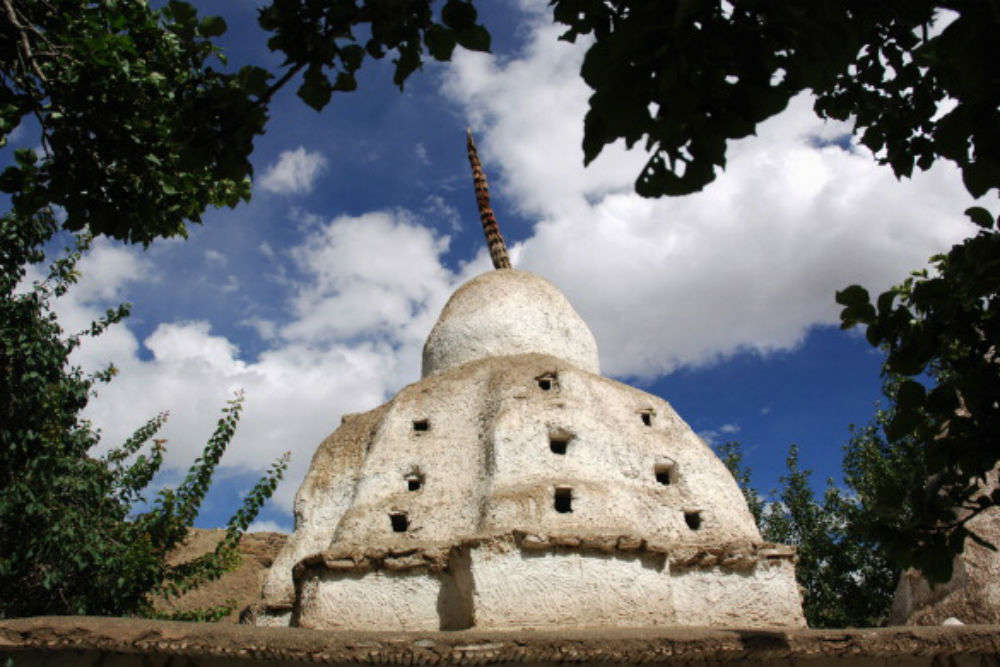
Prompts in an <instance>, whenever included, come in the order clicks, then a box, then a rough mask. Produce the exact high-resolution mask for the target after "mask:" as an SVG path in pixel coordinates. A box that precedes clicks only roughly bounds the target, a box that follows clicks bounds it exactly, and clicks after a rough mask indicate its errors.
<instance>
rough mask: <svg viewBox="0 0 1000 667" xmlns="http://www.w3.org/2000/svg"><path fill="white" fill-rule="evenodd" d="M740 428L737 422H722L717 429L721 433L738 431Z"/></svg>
mask: <svg viewBox="0 0 1000 667" xmlns="http://www.w3.org/2000/svg"><path fill="white" fill-rule="evenodd" d="M740 430H741V429H740V425H739V424H723V425H722V426H720V427H719V431H720V432H722V433H739V432H740Z"/></svg>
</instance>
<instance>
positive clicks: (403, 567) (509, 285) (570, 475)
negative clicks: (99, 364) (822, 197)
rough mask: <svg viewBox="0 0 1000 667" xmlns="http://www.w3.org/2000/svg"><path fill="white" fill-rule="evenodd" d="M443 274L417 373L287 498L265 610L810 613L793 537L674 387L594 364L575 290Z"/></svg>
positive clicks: (345, 621) (731, 623)
mask: <svg viewBox="0 0 1000 667" xmlns="http://www.w3.org/2000/svg"><path fill="white" fill-rule="evenodd" d="M468 149H469V159H470V161H471V163H472V167H473V175H474V182H475V187H476V198H477V202H478V205H479V211H480V216H481V218H482V223H483V228H484V231H485V233H486V238H487V241H488V244H489V249H490V255H491V257H492V259H493V264H494V267H495V269H496V270H494V271H491V272H489V273H485V274H483V275H480V276H478V277H477V278H474V279H473V280H471V281H469V282H468V283H466V284H465V285H463V286H461V287H460V288H459V289H458V290H457V291H456V292H455V293H454V295H452V297H451V299H450V300H449V301H448V303H447V305H446V306H445V307H444V310H443V311H442V313H441V316H440V318H439V319H438V321H437V323H436V324H435V326H434V328H433V330H432V331H431V333H430V336H429V337H428V339H427V342H426V345H425V346H424V352H423V372H422V379H421V380H420V381H419V382H416V383H414V384H411V385H409V386H407V387H405V388H404V389H402V390H401V391H400V392H399V393H398V394H397V395H396V396H395V397H394V398H392V400H390V401H389V402H388V403H386V404H384V405H382V406H379V407H377V408H375V409H374V410H371V411H370V412H365V413H361V414H350V415H345V416H344V417H343V419H342V422H341V425H340V427H339V428H338V429H337V430H336V431H334V432H333V434H332V435H330V436H329V437H328V438H327V439H326V440H324V441H323V442H322V443H321V444H320V445H319V448H318V449H317V451H316V454H315V456H314V457H313V460H312V464H311V467H310V469H309V472H308V474H307V476H306V478H305V481H304V482H303V484H302V486H301V488H300V489H299V492H298V495H297V496H296V500H295V508H294V511H295V531H294V534H293V535H292V536H291V537H290V538H289V540H288V542H287V544H286V545H285V547H284V548H283V550H282V551H281V553H280V554H279V555H278V556H277V558H276V559H275V561H274V564H273V565H272V567H271V569H270V571H269V573H268V575H267V578H266V581H265V585H264V588H263V594H262V598H263V599H262V600H261V602H260V603H259V604H258V605H255V606H254V607H253V608H251V609H250V610H249V611H248V613H247V614H246V615H245V620H246V621H247V622H250V623H254V624H257V625H292V626H299V627H307V628H315V629H330V630H335V629H343V630H421V631H427V630H439V629H440V630H448V629H463V628H477V629H485V630H492V629H520V628H547V627H548V628H556V627H558V628H566V627H570V626H604V627H609V626H611V627H645V626H664V625H667V626H671V625H673V626H685V625H686V626H715V627H721V626H724V627H748V628H752V627H758V628H759V627H772V626H785V627H789V626H791V627H801V626H804V625H805V621H804V619H803V615H802V608H801V601H800V596H799V591H798V587H797V585H796V582H795V576H794V559H795V553H794V549H793V548H791V547H787V546H783V545H775V544H766V543H764V542H763V541H762V540H761V537H760V533H759V532H758V530H757V527H756V525H755V523H754V520H753V518H752V516H751V514H750V512H749V510H748V509H747V504H746V502H745V500H744V498H743V496H742V494H741V492H740V490H739V488H738V486H737V484H736V482H735V481H734V480H733V478H732V476H731V475H730V474H729V472H728V471H727V470H726V468H725V466H724V465H723V464H722V462H721V461H720V460H719V459H718V458H717V457H716V456H715V455H714V454H713V452H712V451H711V449H710V448H709V447H708V446H707V445H706V444H705V443H704V442H703V441H702V440H701V438H699V437H698V436H697V435H696V434H695V433H694V432H693V431H692V430H691V428H690V427H689V426H688V425H687V424H686V423H685V422H684V421H683V420H682V419H681V418H680V417H679V416H678V415H677V413H676V412H675V411H674V410H673V408H671V407H670V405H669V404H668V403H667V402H666V401H664V400H662V399H660V398H658V397H656V396H653V395H651V394H648V393H646V392H644V391H641V390H639V389H636V388H633V387H630V386H627V385H625V384H622V383H620V382H616V381H614V380H610V379H608V378H604V377H601V375H600V368H599V363H598V353H597V344H596V342H595V340H594V336H593V334H592V333H591V332H590V329H589V328H588V327H587V325H586V324H585V323H584V321H583V320H582V319H581V318H580V316H579V315H578V314H577V313H576V311H575V310H574V309H573V307H572V306H571V305H570V303H569V302H568V301H567V299H566V297H565V296H563V294H562V293H561V292H560V291H559V290H558V289H557V288H556V287H555V286H554V285H552V284H551V283H549V282H548V281H546V280H545V279H543V278H542V277H540V276H538V275H535V274H533V273H528V272H526V271H518V270H514V269H512V268H511V266H510V260H509V258H508V255H507V250H506V246H505V244H504V241H503V238H502V236H501V235H500V232H499V229H498V227H497V223H496V220H495V218H494V216H493V212H492V210H491V208H490V205H489V192H488V189H487V186H486V180H485V177H484V175H483V172H482V167H481V165H480V162H479V158H478V156H477V154H476V150H475V145H474V144H473V142H472V136H471V134H470V135H469V137H468Z"/></svg>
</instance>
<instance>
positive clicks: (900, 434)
mask: <svg viewBox="0 0 1000 667" xmlns="http://www.w3.org/2000/svg"><path fill="white" fill-rule="evenodd" d="M919 423H920V416H919V415H918V414H917V413H915V412H906V411H902V410H897V411H896V414H895V415H893V418H892V420H890V421H889V423H888V424H886V425H885V437H886V438H888V439H889V441H890V442H896V441H898V440H901V439H902V438H904V437H906V436H908V435H910V434H911V433H912V432H913V431H914V430H915V429H916V428H917V424H919Z"/></svg>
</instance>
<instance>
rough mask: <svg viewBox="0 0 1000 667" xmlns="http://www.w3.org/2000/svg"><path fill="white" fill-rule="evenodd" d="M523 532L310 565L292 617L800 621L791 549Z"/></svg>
mask: <svg viewBox="0 0 1000 667" xmlns="http://www.w3.org/2000/svg"><path fill="white" fill-rule="evenodd" d="M526 538H527V536H526V537H525V538H523V539H520V540H518V539H513V538H506V539H494V540H487V541H481V542H478V543H471V544H468V545H465V546H462V547H459V548H456V549H453V550H451V552H450V556H449V557H448V560H447V563H446V564H441V563H437V562H435V560H434V559H433V558H432V559H431V560H427V561H423V562H424V563H425V565H423V566H421V565H420V563H421V560H420V557H419V555H417V554H412V555H404V556H401V557H399V558H386V559H385V560H383V561H378V562H376V561H369V562H368V563H367V564H366V565H365V567H364V568H363V569H360V570H353V571H350V570H346V571H345V570H343V569H340V568H341V565H340V564H341V563H343V562H345V561H326V562H325V563H326V564H324V561H322V560H315V561H314V563H313V564H312V565H309V566H307V567H304V568H303V567H300V568H298V569H299V570H300V571H298V572H297V573H296V579H297V581H298V582H299V591H298V604H297V606H296V611H295V617H294V618H293V620H292V624H293V625H296V626H298V627H306V628H312V629H322V630H359V631H360V630H365V629H370V628H393V629H398V630H407V631H417V630H420V631H428V630H461V629H465V628H470V627H476V628H489V629H495V630H505V629H527V628H546V627H559V628H569V627H580V626H587V627H655V626H664V625H667V626H670V625H675V626H685V625H686V626H709V625H716V626H718V625H723V624H734V625H739V626H740V627H776V626H793V627H794V626H803V625H804V620H803V618H802V612H801V608H800V604H799V598H798V590H797V587H796V585H795V578H794V567H793V560H792V558H791V553H792V552H791V550H790V549H788V548H787V547H785V548H783V549H780V550H779V553H776V554H774V555H771V556H768V555H767V554H768V553H769V552H771V551H775V549H773V548H771V549H768V548H765V549H761V550H759V551H752V550H751V551H749V552H743V553H739V552H731V553H728V554H727V553H725V552H722V553H720V554H719V555H718V556H717V557H714V558H710V559H709V560H708V561H705V560H704V559H705V556H707V554H704V553H703V552H702V553H699V552H698V551H697V550H692V551H691V552H690V555H691V556H692V557H693V559H692V560H687V561H685V559H684V558H683V556H681V555H680V554H677V555H676V556H680V557H681V560H679V561H678V560H676V558H671V557H670V556H668V555H667V554H664V553H661V552H656V551H649V550H648V549H640V550H635V551H627V552H623V551H621V550H614V549H612V550H610V551H607V552H602V551H600V550H598V549H596V548H594V547H585V546H583V545H582V544H581V545H580V546H578V547H560V546H556V545H555V544H554V543H552V542H550V543H549V544H548V546H546V547H544V548H540V547H539V545H538V543H537V542H533V541H526ZM560 541H565V542H569V541H570V540H568V539H561V540H560ZM612 543H613V541H612ZM529 546H530V548H529ZM672 561H673V562H672ZM346 562H349V561H346ZM686 562H687V563H690V564H685V563H686ZM722 562H728V563H729V564H728V565H725V566H723V565H721V563H722ZM713 563H714V564H713ZM333 565H337V567H332V566H333ZM387 568H389V569H387Z"/></svg>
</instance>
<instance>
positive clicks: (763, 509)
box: [719, 425, 900, 628]
mask: <svg viewBox="0 0 1000 667" xmlns="http://www.w3.org/2000/svg"><path fill="white" fill-rule="evenodd" d="M879 442H880V441H879V440H878V429H877V428H875V427H874V426H871V425H870V426H869V427H867V428H865V429H862V430H860V431H855V432H853V433H852V436H851V439H850V441H849V442H848V444H847V445H846V446H845V465H847V472H846V474H845V481H846V483H847V492H846V493H845V492H844V491H842V490H839V489H837V488H836V487H835V486H834V485H833V483H832V481H829V480H828V481H827V489H826V493H825V494H824V496H823V498H822V500H819V499H817V498H816V497H815V495H814V493H813V491H812V487H811V485H810V477H811V475H812V473H811V471H809V470H803V469H801V468H800V467H799V454H798V447H797V446H795V445H791V446H790V447H789V450H788V457H787V459H786V466H787V468H786V473H785V474H784V475H782V476H781V477H780V479H779V483H780V488H779V489H777V490H774V491H772V492H771V493H770V494H769V496H768V497H767V498H764V497H762V496H761V495H760V494H759V493H758V492H757V491H756V489H754V488H753V486H752V485H751V481H750V479H751V473H750V470H749V468H747V467H746V466H745V465H744V464H743V451H742V447H741V445H740V444H739V443H738V442H727V443H725V444H724V445H723V446H722V447H721V448H720V451H719V456H720V457H721V458H722V460H723V462H724V463H725V464H726V467H727V468H729V471H730V472H731V473H732V474H733V476H734V477H735V478H736V481H737V483H738V484H739V485H740V489H741V490H742V491H743V494H744V497H745V498H746V499H747V504H748V505H749V507H750V511H751V514H753V515H754V519H755V520H756V521H757V526H758V527H759V528H760V531H761V536H762V537H763V538H764V539H765V540H768V541H771V542H779V543H782V544H794V545H795V546H796V547H797V550H798V559H797V562H796V566H795V577H796V580H797V581H798V583H799V585H800V586H801V587H802V597H803V600H802V610H803V613H804V614H805V617H806V621H807V622H808V623H809V625H810V626H811V627H828V628H842V627H869V626H877V625H881V624H882V623H883V622H885V620H886V618H887V617H888V614H889V608H890V606H891V604H892V596H893V591H894V589H895V585H896V580H897V578H898V577H899V572H900V568H899V567H898V566H895V565H893V563H892V560H891V559H890V558H889V554H888V551H887V549H886V547H885V545H884V544H883V543H882V542H881V541H879V539H878V537H879V534H878V533H877V532H876V533H875V534H874V538H873V536H872V533H871V532H870V531H869V528H870V525H869V523H868V519H867V513H868V511H869V509H870V506H871V502H872V496H871V495H870V494H869V490H870V487H869V485H870V484H871V483H872V482H873V481H877V479H878V475H879V474H880V473H881V472H882V470H880V466H879V464H885V463H886V460H885V459H884V458H882V457H881V456H872V453H873V452H879V453H881V452H880V450H878V448H877V444H878V443H879ZM883 444H884V443H883ZM873 447H874V448H875V449H873Z"/></svg>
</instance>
